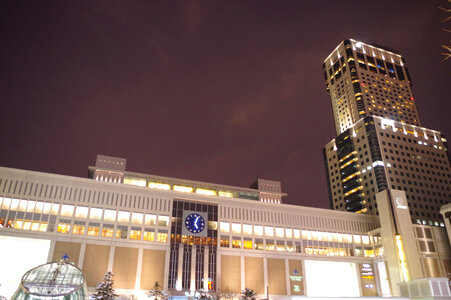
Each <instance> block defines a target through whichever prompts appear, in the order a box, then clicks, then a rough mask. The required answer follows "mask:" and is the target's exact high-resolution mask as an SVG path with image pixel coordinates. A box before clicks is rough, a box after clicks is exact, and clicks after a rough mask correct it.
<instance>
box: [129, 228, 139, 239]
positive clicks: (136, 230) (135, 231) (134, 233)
mask: <svg viewBox="0 0 451 300" xmlns="http://www.w3.org/2000/svg"><path fill="white" fill-rule="evenodd" d="M130 239H131V240H141V228H139V227H132V228H131V230H130Z"/></svg>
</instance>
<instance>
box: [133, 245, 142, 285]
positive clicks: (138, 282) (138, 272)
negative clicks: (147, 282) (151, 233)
mask: <svg viewBox="0 0 451 300" xmlns="http://www.w3.org/2000/svg"><path fill="white" fill-rule="evenodd" d="M143 253H144V249H143V248H142V247H140V248H139V250H138V262H137V263H138V265H137V266H136V280H135V290H139V289H140V287H141V273H142V262H143Z"/></svg>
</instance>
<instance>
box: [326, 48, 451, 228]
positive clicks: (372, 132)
mask: <svg viewBox="0 0 451 300" xmlns="http://www.w3.org/2000/svg"><path fill="white" fill-rule="evenodd" d="M323 68H324V72H325V78H326V89H327V91H328V93H329V94H330V99H331V104H332V109H333V113H334V119H335V126H336V131H337V137H336V138H335V139H333V140H332V141H330V142H329V143H328V144H327V145H326V146H325V148H324V150H323V153H324V162H325V166H326V176H327V182H328V189H329V202H330V207H331V208H332V209H335V210H344V211H350V212H358V213H368V214H378V208H377V203H376V194H377V193H378V192H381V191H384V190H386V189H397V190H403V191H405V193H406V197H407V201H408V207H409V210H410V215H411V219H412V222H414V223H419V224H427V225H433V226H442V227H443V226H444V225H443V219H442V217H441V216H440V213H439V210H440V206H442V205H444V204H447V203H449V202H451V191H450V186H451V171H450V156H449V151H448V146H447V140H446V137H445V136H444V135H443V134H441V133H440V132H438V131H435V130H430V129H427V128H424V127H421V123H420V119H419V115H418V111H417V107H416V104H415V99H414V96H413V93H412V89H411V80H410V76H409V73H408V70H407V66H406V63H405V60H404V59H403V58H402V57H401V55H399V54H397V53H395V52H394V51H388V50H384V49H381V48H380V47H375V46H372V45H367V44H364V43H361V42H357V41H354V40H345V41H343V42H342V43H340V45H339V46H338V47H337V48H336V49H335V50H334V51H333V52H332V53H331V54H330V55H329V56H328V57H327V58H326V60H325V62H324V65H323Z"/></svg>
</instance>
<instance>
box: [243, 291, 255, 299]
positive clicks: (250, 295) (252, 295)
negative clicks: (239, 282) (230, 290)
mask: <svg viewBox="0 0 451 300" xmlns="http://www.w3.org/2000/svg"><path fill="white" fill-rule="evenodd" d="M256 295H257V293H256V292H255V291H254V290H253V289H249V288H245V289H244V290H242V291H241V300H255V296H256Z"/></svg>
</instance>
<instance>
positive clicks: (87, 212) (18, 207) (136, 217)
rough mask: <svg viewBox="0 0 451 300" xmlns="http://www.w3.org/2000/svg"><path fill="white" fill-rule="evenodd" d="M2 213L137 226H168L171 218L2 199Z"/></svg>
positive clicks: (0, 203) (0, 198) (0, 205)
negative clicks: (39, 215)
mask: <svg viewBox="0 0 451 300" xmlns="http://www.w3.org/2000/svg"><path fill="white" fill-rule="evenodd" d="M0 208H1V210H2V211H17V212H25V213H35V214H48V215H60V216H63V217H67V218H72V217H75V218H77V219H90V220H103V221H108V222H119V223H131V224H137V225H157V224H158V226H168V224H169V216H166V215H159V216H157V215H154V214H144V213H138V212H129V211H121V210H119V211H117V210H112V209H103V208H95V207H87V206H80V205H77V206H74V205H69V204H59V203H51V202H42V201H34V200H20V199H11V198H6V197H5V198H3V197H0Z"/></svg>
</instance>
